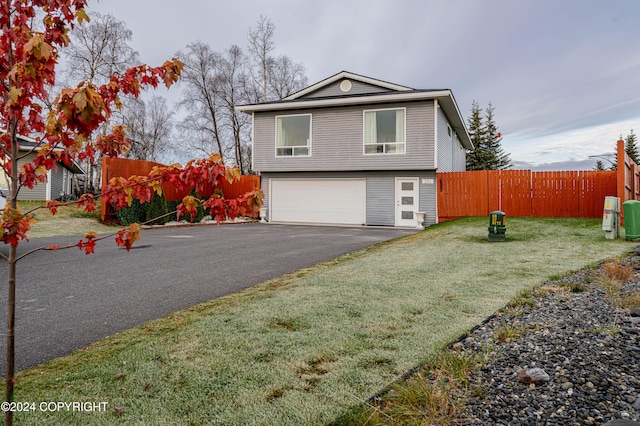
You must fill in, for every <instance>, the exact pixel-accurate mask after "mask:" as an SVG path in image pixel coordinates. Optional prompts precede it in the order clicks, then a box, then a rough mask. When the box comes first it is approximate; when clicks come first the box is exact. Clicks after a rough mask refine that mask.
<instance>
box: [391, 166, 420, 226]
mask: <svg viewBox="0 0 640 426" xmlns="http://www.w3.org/2000/svg"><path fill="white" fill-rule="evenodd" d="M403 183H412V184H413V185H412V189H410V190H409V189H403V185H402V184H403ZM419 184H420V180H419V179H418V178H417V177H396V186H395V200H394V202H395V216H396V219H395V226H409V227H416V226H418V221H417V219H416V214H415V213H416V212H417V211H419V210H420V188H419ZM411 198H412V200H411ZM408 202H411V204H408ZM409 211H411V212H412V213H413V214H411V218H410V219H409V218H408V217H406V215H407V213H408V212H409ZM403 212H404V215H405V216H404V217H403Z"/></svg>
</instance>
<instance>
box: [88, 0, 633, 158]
mask: <svg viewBox="0 0 640 426" xmlns="http://www.w3.org/2000/svg"><path fill="white" fill-rule="evenodd" d="M89 11H99V12H100V13H111V14H113V15H114V16H115V17H116V18H118V19H120V20H122V21H124V22H125V23H126V25H127V26H128V27H129V29H131V30H132V32H133V40H132V43H131V44H132V47H133V48H134V49H136V50H138V51H139V53H140V57H141V60H142V61H144V62H146V63H149V64H159V63H161V62H162V61H164V60H166V59H169V58H171V57H172V56H173V55H174V54H175V53H176V52H177V51H178V50H182V49H184V48H185V47H186V46H187V45H188V44H189V43H191V42H193V41H196V40H201V41H203V42H205V43H208V44H209V45H210V46H211V47H212V48H213V49H214V50H223V49H226V48H228V47H230V46H231V45H232V44H236V45H239V46H241V47H245V46H246V44H247V32H248V29H249V27H252V26H255V25H256V21H257V20H258V19H259V17H260V15H265V16H267V17H269V18H270V19H271V20H272V22H273V23H274V24H275V27H276V32H275V44H276V52H275V53H276V54H286V55H288V56H290V57H291V58H292V59H293V60H294V61H296V62H301V63H303V64H304V66H305V67H306V70H307V76H308V78H309V83H310V84H313V83H315V82H317V81H320V80H322V79H324V78H326V77H328V76H331V75H333V74H335V73H337V72H339V71H342V70H348V71H352V72H355V73H358V74H362V75H366V76H369V77H373V78H378V79H381V80H386V81H390V82H393V83H398V84H401V85H406V86H410V87H414V88H417V89H440V88H448V89H452V90H453V93H454V95H455V97H456V100H457V102H458V105H459V108H460V111H461V113H462V114H463V116H464V117H465V118H466V117H467V115H468V114H469V110H470V108H471V102H472V101H473V100H477V101H478V102H479V104H480V106H481V107H486V106H487V105H488V103H489V102H491V103H492V105H493V106H494V108H495V117H496V122H497V125H498V128H499V130H500V131H501V132H502V134H503V135H504V139H503V148H504V149H505V151H506V152H509V153H510V154H511V158H512V160H514V161H518V162H526V163H530V164H534V165H535V164H545V163H555V162H567V161H580V160H586V159H587V158H588V156H589V155H596V154H598V153H600V152H605V151H607V150H608V149H610V148H609V147H611V146H613V145H614V144H615V141H616V140H617V139H618V137H619V136H620V134H622V135H623V136H626V135H627V134H628V132H629V130H630V129H631V128H640V55H639V54H638V53H639V52H638V50H639V46H640V31H639V30H638V28H640V2H638V1H636V0H610V1H607V2H602V1H599V0H564V1H560V2H559V1H556V0H522V1H517V2H515V1H512V0H456V1H450V0H430V1H422V0H350V1H345V0H325V1H323V2H318V1H313V0H297V1H290V0H281V1H277V0H270V1H267V0H245V1H242V2H228V1H207V0H185V1H183V2H181V3H180V4H179V5H176V4H175V3H174V2H168V1H166V0H156V1H151V0H137V1H135V2H131V1H129V0H109V1H105V0H103V1H99V2H90V3H89ZM172 90H173V89H172ZM171 96H176V95H175V94H172V95H171Z"/></svg>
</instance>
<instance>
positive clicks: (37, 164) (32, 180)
mask: <svg viewBox="0 0 640 426" xmlns="http://www.w3.org/2000/svg"><path fill="white" fill-rule="evenodd" d="M86 4H87V0H0V81H1V82H2V86H1V87H0V167H1V168H2V171H3V172H4V174H5V177H6V181H7V184H8V186H9V188H8V192H9V195H8V202H7V205H6V207H5V209H4V211H2V219H1V221H2V224H1V228H2V229H1V231H2V237H1V240H2V242H3V243H4V245H5V247H6V250H0V259H3V260H4V261H6V262H7V265H8V267H7V271H8V273H7V278H8V280H7V283H8V286H7V291H8V311H7V366H6V377H5V382H6V388H5V401H7V402H10V401H13V390H14V382H15V379H14V357H15V347H14V330H15V328H14V325H15V289H16V263H17V262H18V261H20V260H22V259H24V258H25V257H26V256H27V255H28V254H30V253H31V252H33V251H31V252H28V253H23V254H21V255H18V250H17V249H18V246H19V245H20V243H21V242H22V241H25V240H27V238H28V232H29V230H30V228H31V225H32V224H33V223H34V222H35V220H34V219H33V217H32V215H31V213H32V211H31V212H22V211H20V209H19V207H18V203H17V197H18V193H19V191H20V189H21V188H33V187H34V186H35V185H37V184H39V183H42V182H46V179H47V172H48V171H49V170H51V169H52V168H54V167H57V166H56V164H57V163H58V162H61V163H64V164H67V165H69V164H70V163H71V162H72V161H78V162H81V161H83V160H87V159H89V160H93V158H94V156H95V155H97V154H101V155H106V156H109V157H117V156H119V155H121V154H123V153H125V152H126V151H127V150H128V148H129V142H128V140H127V137H126V132H125V130H126V129H124V128H123V127H118V126H116V127H114V128H113V129H112V130H111V131H110V132H108V134H101V135H100V136H97V137H95V138H94V135H95V134H96V130H98V129H99V128H101V127H102V126H104V125H105V123H107V122H108V120H109V118H110V116H111V114H112V112H113V110H114V109H117V108H120V107H121V102H120V99H121V97H122V96H124V95H131V96H134V97H137V96H139V95H140V93H141V91H142V90H144V89H145V88H146V87H156V86H158V85H160V84H164V85H165V86H166V87H169V86H171V85H172V84H173V83H175V82H176V81H177V80H178V78H179V76H180V73H181V70H182V67H183V65H182V63H181V62H180V61H179V60H177V59H173V60H170V61H167V62H165V63H164V64H162V65H161V66H159V67H150V66H147V65H140V66H137V67H133V68H130V69H128V70H127V71H126V72H124V73H122V74H119V75H114V76H112V77H111V78H110V81H109V82H108V83H106V84H102V85H96V84H93V83H91V82H89V81H82V82H79V83H78V85H77V86H76V87H73V88H65V89H63V90H61V91H60V93H59V94H58V95H57V96H56V97H55V99H54V101H53V103H52V105H51V107H50V110H48V111H47V112H46V113H45V111H44V109H43V106H42V105H43V104H44V102H43V101H44V100H45V99H50V96H49V93H48V90H50V88H51V87H53V86H54V83H55V82H56V64H57V63H58V61H59V50H60V49H61V48H63V47H64V46H67V45H68V44H69V42H70V40H69V31H70V30H71V29H73V27H74V26H75V25H81V24H82V23H83V22H85V21H88V20H89V17H88V15H87V13H86V12H85V7H86ZM21 136H31V137H33V138H34V139H35V141H36V143H35V146H33V147H29V149H30V151H29V152H27V153H25V151H21V150H20V137H21ZM29 153H35V154H36V156H35V158H34V159H33V160H32V161H31V162H25V163H19V161H20V160H22V161H25V160H24V158H25V157H26V155H28V154H29ZM239 174H240V172H239V171H238V169H237V168H231V167H228V166H226V165H225V164H224V163H223V161H222V158H221V157H220V155H217V154H214V155H212V156H211V157H209V158H207V159H200V160H193V161H190V162H189V163H187V164H186V165H185V166H180V165H172V166H166V167H156V168H154V169H153V170H152V171H151V172H150V173H149V174H148V175H147V176H134V177H130V178H128V179H124V178H114V179H112V180H111V181H110V182H108V183H106V182H105V183H103V184H104V188H103V193H102V197H103V200H102V202H105V203H112V204H113V205H115V207H116V209H118V208H122V207H124V206H126V205H130V203H131V202H132V200H133V199H134V198H137V199H139V200H140V202H143V203H144V202H146V201H149V200H150V199H151V197H152V196H153V193H154V191H155V192H158V193H161V191H162V184H163V183H164V182H171V183H172V184H174V185H175V186H176V187H177V188H178V189H181V188H190V187H195V188H196V189H197V188H198V187H200V186H201V185H203V184H205V183H206V182H209V183H212V184H213V185H214V186H215V185H216V184H217V182H218V181H219V179H227V180H229V181H232V180H234V179H237V178H238V177H239ZM261 200H262V198H261V193H260V190H259V189H256V190H254V191H252V192H250V193H247V194H245V195H244V196H240V197H238V198H236V199H223V198H221V197H218V196H216V195H215V194H214V196H212V197H211V198H210V199H208V200H207V201H204V202H203V201H201V200H198V199H196V198H194V197H192V196H187V197H185V198H184V199H183V202H182V203H181V204H180V205H179V206H178V214H179V215H180V214H184V213H186V212H191V213H192V217H193V216H195V210H196V208H197V206H198V204H199V203H202V204H203V205H204V206H205V208H207V209H209V210H210V212H211V215H212V216H213V217H215V219H216V220H217V221H218V222H220V221H221V220H224V219H225V218H227V217H236V216H238V215H244V214H248V213H250V212H254V211H256V210H257V209H258V208H259V207H260V204H261ZM75 203H76V204H77V205H78V206H79V207H81V208H84V209H85V210H87V211H92V210H94V208H95V199H94V197H93V196H92V195H88V194H86V195H84V196H82V197H81V198H80V199H79V200H78V201H76V202H75ZM59 205H60V204H59V203H58V202H56V201H50V202H48V203H47V205H46V208H48V209H49V210H50V211H51V212H52V213H54V214H55V213H56V211H57V208H58V207H59ZM139 231H140V225H138V224H132V225H130V226H129V227H127V228H123V229H122V230H120V231H119V232H117V233H115V241H116V244H118V245H119V246H121V247H125V248H126V249H127V250H129V249H130V248H131V246H132V244H134V242H135V241H136V240H137V239H139V237H140V236H139ZM112 237H113V235H112ZM104 238H106V237H104V236H102V237H98V235H97V234H96V233H95V232H91V231H89V232H87V233H86V235H85V237H84V238H83V239H81V240H80V241H78V243H77V244H74V245H72V246H69V247H58V246H47V247H40V248H37V249H36V250H60V249H63V248H70V247H76V246H77V247H78V248H80V249H81V250H84V251H85V253H87V254H90V253H93V251H94V247H95V245H96V242H97V241H99V240H101V239H104ZM12 419H13V417H12V412H11V411H7V412H6V413H5V424H7V425H10V424H12V421H13V420H12Z"/></svg>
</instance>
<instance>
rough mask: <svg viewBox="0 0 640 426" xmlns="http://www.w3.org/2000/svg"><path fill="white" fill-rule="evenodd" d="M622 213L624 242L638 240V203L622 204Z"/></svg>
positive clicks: (639, 204)
mask: <svg viewBox="0 0 640 426" xmlns="http://www.w3.org/2000/svg"><path fill="white" fill-rule="evenodd" d="M622 211H623V212H624V233H625V237H624V238H625V240H635V239H636V238H640V201H636V200H629V201H625V202H624V203H622Z"/></svg>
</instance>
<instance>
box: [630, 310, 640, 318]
mask: <svg viewBox="0 0 640 426" xmlns="http://www.w3.org/2000/svg"><path fill="white" fill-rule="evenodd" d="M630 312H631V316H632V317H640V308H631V309H630Z"/></svg>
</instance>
